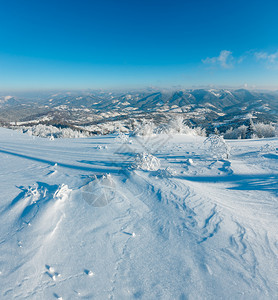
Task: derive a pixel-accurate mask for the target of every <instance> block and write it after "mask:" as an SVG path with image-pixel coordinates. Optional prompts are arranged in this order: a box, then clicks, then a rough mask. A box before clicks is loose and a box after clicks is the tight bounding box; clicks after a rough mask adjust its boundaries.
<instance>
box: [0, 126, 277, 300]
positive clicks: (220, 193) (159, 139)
mask: <svg viewBox="0 0 278 300" xmlns="http://www.w3.org/2000/svg"><path fill="white" fill-rule="evenodd" d="M204 139H205V138H203V137H197V136H186V135H175V136H168V135H159V136H152V137H145V138H140V137H136V138H135V137H134V138H133V137H132V138H128V137H124V136H122V137H121V138H118V137H115V136H112V135H110V136H99V137H90V138H79V139H54V140H50V139H43V138H39V137H32V136H28V135H26V134H21V133H19V132H15V131H12V130H8V129H0V254H1V255H0V299H121V300H122V299H148V300H149V299H169V300H170V299H179V300H182V299H278V201H277V200H278V199H277V195H278V192H277V189H278V151H277V147H278V139H277V138H272V139H261V140H231V141H228V142H227V143H228V144H229V146H230V147H231V155H230V157H229V158H225V159H219V160H216V159H215V158H214V157H213V155H212V153H211V151H210V150H209V149H208V148H206V147H205V146H204V144H203V142H204ZM143 152H146V153H151V154H152V155H154V157H153V156H150V155H147V154H144V155H143V154H142V153H143ZM140 153H141V155H138V154H140Z"/></svg>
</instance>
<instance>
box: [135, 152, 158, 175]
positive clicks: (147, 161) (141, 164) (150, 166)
mask: <svg viewBox="0 0 278 300" xmlns="http://www.w3.org/2000/svg"><path fill="white" fill-rule="evenodd" d="M133 167H134V168H135V169H141V170H145V171H157V170H158V169H159V168H160V160H159V159H158V158H157V157H155V156H153V155H151V154H149V153H146V152H143V153H140V154H138V155H137V156H136V157H135V164H134V165H133Z"/></svg>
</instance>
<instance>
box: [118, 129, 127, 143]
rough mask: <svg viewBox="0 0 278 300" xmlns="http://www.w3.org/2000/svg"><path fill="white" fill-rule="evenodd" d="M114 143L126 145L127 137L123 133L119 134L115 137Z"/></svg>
mask: <svg viewBox="0 0 278 300" xmlns="http://www.w3.org/2000/svg"><path fill="white" fill-rule="evenodd" d="M115 142H117V143H121V144H126V143H129V135H127V134H124V133H123V132H119V133H118V134H117V136H116V137H115Z"/></svg>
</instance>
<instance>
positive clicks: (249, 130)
mask: <svg viewBox="0 0 278 300" xmlns="http://www.w3.org/2000/svg"><path fill="white" fill-rule="evenodd" d="M254 136H255V126H254V123H253V120H252V118H250V119H249V124H248V127H247V130H246V138H247V139H252V138H253V137H254Z"/></svg>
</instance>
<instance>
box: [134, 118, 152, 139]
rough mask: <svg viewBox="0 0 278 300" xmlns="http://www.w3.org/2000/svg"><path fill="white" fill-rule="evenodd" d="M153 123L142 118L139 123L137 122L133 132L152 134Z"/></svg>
mask: <svg viewBox="0 0 278 300" xmlns="http://www.w3.org/2000/svg"><path fill="white" fill-rule="evenodd" d="M154 130H155V125H154V123H153V122H152V121H147V120H143V121H142V123H141V124H139V125H138V126H137V127H136V128H135V130H134V131H133V134H134V135H136V136H150V135H153V134H154Z"/></svg>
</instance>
